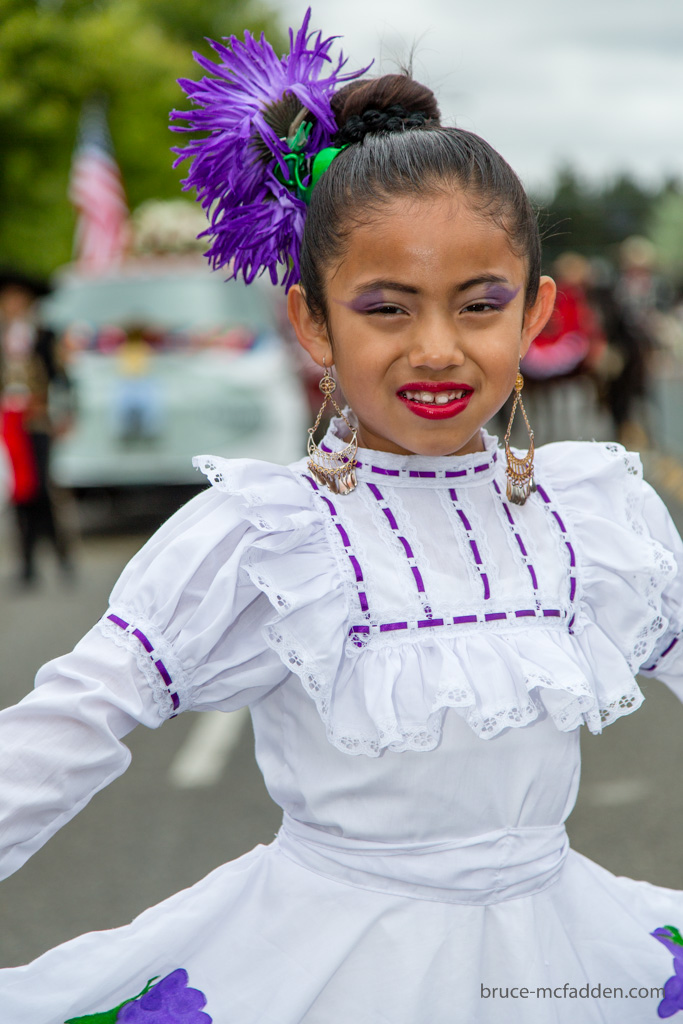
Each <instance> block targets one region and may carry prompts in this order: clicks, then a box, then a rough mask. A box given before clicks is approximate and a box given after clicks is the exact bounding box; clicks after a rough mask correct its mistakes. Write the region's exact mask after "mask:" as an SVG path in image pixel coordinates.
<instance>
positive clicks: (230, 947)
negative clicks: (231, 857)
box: [0, 839, 683, 1024]
mask: <svg viewBox="0 0 683 1024" xmlns="http://www.w3.org/2000/svg"><path fill="white" fill-rule="evenodd" d="M291 845H292V844H291V843H289V844H288V843H287V842H284V841H283V840H282V839H277V840H276V841H275V842H274V843H272V844H271V845H270V846H258V847H257V848H256V849H254V850H252V851H251V853H248V854H246V855H245V856H244V857H240V858H239V859H238V860H235V861H232V862H230V863H228V864H225V865H223V866H222V867H220V868H218V869H216V870H215V871H213V872H211V874H209V875H207V877H206V878H204V879H203V880H202V881H200V882H198V883H197V884H196V885H193V886H192V887H191V888H189V889H186V890H184V891H182V892H179V893H177V894H176V895H175V896H173V897H171V898H170V899H168V900H165V901H164V902H163V903H160V904H158V905H157V906H155V907H152V908H151V909H150V910H147V911H145V912H144V913H143V914H141V915H140V916H139V917H137V918H136V919H135V920H134V921H133V922H132V923H131V924H129V925H127V926H125V927H123V928H116V929H113V930H110V931H102V932H92V933H89V934H86V935H81V936H80V937H78V938H76V939H73V940H72V941H70V942H66V943H64V944H63V945H61V946H58V947H56V948H55V949H53V950H51V951H49V952H48V953H46V954H44V956H41V957H39V958H38V959H37V960H34V961H33V962H32V963H30V964H28V965H27V966H25V967H17V968H10V969H6V970H2V971H0V1020H1V1021H2V1022H3V1024H63V1022H64V1021H67V1020H69V1019H70V1018H73V1017H82V1016H86V1015H88V1014H95V1013H98V1012H103V1011H107V1010H111V1009H113V1008H114V1007H116V1006H118V1005H119V1004H121V1003H123V1002H124V1001H125V1000H131V999H133V998H134V997H136V996H137V995H138V994H139V993H140V992H141V991H142V990H143V989H144V988H145V986H146V985H147V983H148V981H150V979H152V978H159V979H163V978H164V977H166V976H167V975H169V974H171V973H172V972H174V971H177V970H178V969H184V970H185V971H187V974H188V978H189V981H188V984H189V986H190V987H191V988H192V989H196V990H199V992H201V993H203V995H204V997H205V1000H206V1002H205V1005H204V1007H203V1010H201V1009H198V1008H197V1007H198V1006H200V1005H201V1003H202V1002H203V1000H202V999H201V998H200V996H199V995H198V994H197V993H193V994H192V996H193V998H192V999H190V1000H189V1002H188V1003H187V1013H186V1015H184V1016H177V1017H176V1016H170V1015H167V1014H166V1013H165V1012H164V1011H163V1010H157V1011H156V1012H154V1011H153V1006H154V1005H156V1004H154V1003H153V1002H152V1003H151V1004H150V1005H149V1011H150V1012H149V1013H147V1012H145V1013H144V1014H142V1013H140V1011H139V1010H136V1014H138V1013H139V1016H138V1015H136V1016H130V1018H129V1016H128V1013H132V1006H131V1007H130V1008H129V1011H128V1013H127V1014H125V1015H124V1016H123V1017H120V1018H119V1019H122V1020H128V1019H131V1020H135V1021H138V1020H144V1021H145V1024H147V1021H149V1024H169V1022H170V1021H171V1020H173V1021H176V1020H177V1021H183V1022H187V1024H208V1022H209V1021H211V1022H213V1024H300V1022H306V1024H421V1022H424V1024H454V1022H459V1021H462V1022H466V1024H479V1022H481V1024H500V1021H501V1020H504V1021H506V1024H516V1022H519V1024H529V1022H531V1024H536V1022H537V1024H552V1022H562V1024H576V1022H577V1021H581V1022H582V1024H593V1022H595V1024H598V1022H600V1024H605V1022H614V1024H643V1022H646V1021H655V1020H657V1019H658V1015H657V1006H658V1004H659V1002H660V1000H661V998H662V992H661V989H662V988H663V986H664V983H665V981H666V980H667V979H668V978H669V977H670V976H671V975H672V974H673V973H674V972H673V966H672V964H673V960H672V956H671V953H670V952H669V951H668V950H667V949H666V948H665V946H664V945H662V944H661V943H659V942H658V941H657V940H656V939H654V938H653V937H651V935H650V933H651V932H653V931H654V930H655V929H656V928H658V927H662V926H664V925H669V924H672V925H675V926H677V927H681V928H682V929H683V893H679V892H677V891H675V890H671V889H663V888H658V887H656V886H653V885H650V884H649V883H647V882H636V881H632V880H630V879H627V878H617V877H615V876H614V875H612V874H610V873H609V872H608V871H606V870H605V869H603V868H601V867H599V866H598V865H596V864H594V863H593V862H592V861H590V860H588V859H587V858H585V857H583V856H581V855H580V854H577V853H574V852H573V851H570V852H569V854H568V855H567V856H566V859H563V862H562V864H561V867H560V868H559V870H558V871H557V872H555V873H554V874H553V877H552V879H551V880H550V882H549V883H548V884H547V885H546V886H545V888H542V889H541V891H535V892H533V893H531V894H527V895H521V896H513V897H512V898H507V899H503V900H502V901H500V902H493V903H487V904H484V905H477V904H472V903H458V902H456V903H454V902H449V901H446V900H442V899H440V898H439V895H438V892H435V893H434V895H433V898H425V897H423V896H422V895H407V894H405V893H404V894H401V893H397V892H396V891H379V887H377V886H375V887H371V886H370V885H366V884H364V883H363V882H362V880H361V881H360V882H359V878H360V875H359V874H358V873H357V872H356V873H355V874H354V873H353V872H350V873H349V878H347V879H346V880H345V879H344V877H343V873H342V872H341V871H340V869H339V868H338V867H335V870H334V874H335V877H330V876H329V875H326V874H323V873H320V871H318V870H316V869H312V868H311V867H310V866H304V864H303V863H301V862H300V863H297V862H296V859H293V857H292V854H291ZM349 879H353V880H349ZM390 890H391V887H390ZM135 1005H136V1006H137V1005H138V1004H135Z"/></svg>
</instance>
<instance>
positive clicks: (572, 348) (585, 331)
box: [515, 252, 606, 445]
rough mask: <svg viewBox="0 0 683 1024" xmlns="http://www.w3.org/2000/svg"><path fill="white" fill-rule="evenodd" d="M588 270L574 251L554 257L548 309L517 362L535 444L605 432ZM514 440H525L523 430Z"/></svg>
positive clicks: (600, 338)
mask: <svg viewBox="0 0 683 1024" xmlns="http://www.w3.org/2000/svg"><path fill="white" fill-rule="evenodd" d="M590 269H591V268H590V264H589V263H588V261H587V260H586V259H585V258H584V257H583V256H581V255H579V254H578V253H575V252H566V253H563V254H562V255H561V256H559V257H558V258H557V260H556V261H555V263H554V264H553V267H552V271H551V272H552V274H553V277H554V278H555V280H556V282H557V298H556V301H555V308H554V310H553V314H552V316H551V318H550V320H549V321H548V323H547V325H546V326H545V328H544V329H543V331H542V332H541V333H540V334H539V336H538V337H537V338H536V339H535V341H534V342H532V344H531V347H530V348H529V351H528V352H527V354H526V356H525V357H524V359H522V361H521V364H520V365H521V370H522V373H523V374H524V378H525V381H526V386H525V392H524V394H525V399H526V398H527V397H528V399H529V402H528V406H527V408H528V411H529V414H530V416H531V418H532V422H533V426H534V430H535V431H536V432H537V436H538V443H546V442H548V441H562V440H566V439H569V438H574V439H578V438H590V437H598V436H600V435H603V436H604V426H605V424H604V419H605V417H604V415H603V416H601V415H600V412H599V409H598V396H597V391H596V385H595V379H594V371H595V367H596V366H597V365H598V364H599V363H600V361H601V359H602V357H603V354H604V351H605V348H606V342H605V337H604V333H603V330H602V326H601V323H600V319H599V317H598V316H597V315H596V311H595V309H594V308H593V306H592V304H591V301H590V291H589V285H590ZM515 440H516V442H517V443H519V444H520V445H521V444H523V443H524V437H523V436H522V435H520V436H519V437H517V438H516V439H515Z"/></svg>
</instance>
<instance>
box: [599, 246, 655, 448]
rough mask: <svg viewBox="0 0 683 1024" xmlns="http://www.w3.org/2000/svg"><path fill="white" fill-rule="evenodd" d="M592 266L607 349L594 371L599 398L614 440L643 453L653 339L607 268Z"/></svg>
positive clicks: (607, 265) (600, 262)
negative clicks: (611, 426)
mask: <svg viewBox="0 0 683 1024" xmlns="http://www.w3.org/2000/svg"><path fill="white" fill-rule="evenodd" d="M643 241H644V240H643ZM592 266H593V280H592V286H591V289H590V296H591V300H592V302H593V303H594V305H595V308H596V310H597V312H598V314H599V316H600V320H601V323H602V329H603V331H604V334H605V337H606V339H607V349H606V351H605V353H604V355H603V357H602V359H601V360H600V362H599V363H598V364H597V366H596V367H595V372H596V377H597V379H598V385H599V391H600V395H601V398H602V400H603V402H604V404H605V406H606V408H607V410H608V411H609V414H610V416H611V419H612V423H613V426H614V433H615V436H616V438H617V439H618V440H619V441H621V442H622V444H624V445H626V447H627V448H630V449H634V450H642V449H643V448H644V447H646V446H647V443H648V442H647V429H646V427H647V416H646V412H645V409H646V401H645V400H646V398H647V394H648V378H649V366H648V363H649V357H650V352H651V351H652V340H651V337H650V335H649V334H648V332H647V330H646V329H645V328H644V326H643V321H642V320H641V318H640V317H638V316H636V315H634V313H633V310H632V309H630V308H629V306H628V304H625V303H624V301H623V297H622V295H621V293H620V289H619V288H618V287H615V279H614V273H613V271H612V269H611V268H610V266H609V264H607V263H606V261H603V260H595V261H593V264H592Z"/></svg>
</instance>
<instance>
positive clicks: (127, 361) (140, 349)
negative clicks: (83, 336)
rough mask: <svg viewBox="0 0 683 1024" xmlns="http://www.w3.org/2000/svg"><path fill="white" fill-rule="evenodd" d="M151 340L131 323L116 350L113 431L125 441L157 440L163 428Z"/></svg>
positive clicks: (159, 393) (144, 332)
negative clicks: (116, 384) (116, 383)
mask: <svg viewBox="0 0 683 1024" xmlns="http://www.w3.org/2000/svg"><path fill="white" fill-rule="evenodd" d="M150 341H151V339H150V337H149V336H148V334H147V332H146V331H145V328H144V327H143V326H141V325H133V326H131V327H129V329H128V333H127V336H126V337H125V339H124V340H123V341H122V343H121V344H120V345H119V346H118V347H117V349H116V356H117V371H118V378H117V381H118V387H117V390H116V395H115V399H114V409H113V412H114V434H115V436H116V437H117V438H118V439H119V441H121V442H122V443H124V444H133V443H135V442H140V441H142V442H150V441H154V440H157V439H158V438H159V437H160V435H161V431H162V429H163V410H162V403H161V391H160V388H159V382H158V380H157V378H156V375H155V366H154V346H153V345H152V344H151V343H150Z"/></svg>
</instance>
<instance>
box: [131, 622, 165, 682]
mask: <svg viewBox="0 0 683 1024" xmlns="http://www.w3.org/2000/svg"><path fill="white" fill-rule="evenodd" d="M133 636H136V637H137V638H138V640H139V641H140V643H141V644H142V646H143V647H144V648H145V650H146V651H147V653H148V654H151V653H152V651H153V650H154V645H153V644H151V643H150V642H149V640H148V639H147V637H146V636H145V634H144V633H143V632H142V630H141V629H134V630H133ZM164 671H165V670H164ZM169 682H170V680H169ZM166 685H168V683H167V684H166Z"/></svg>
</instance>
